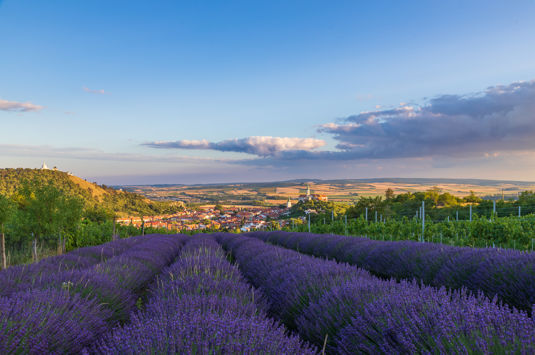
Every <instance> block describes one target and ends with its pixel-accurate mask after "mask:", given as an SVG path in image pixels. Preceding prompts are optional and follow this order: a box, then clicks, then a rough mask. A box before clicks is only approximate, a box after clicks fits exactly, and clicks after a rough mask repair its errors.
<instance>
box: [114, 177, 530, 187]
mask: <svg viewBox="0 0 535 355" xmlns="http://www.w3.org/2000/svg"><path fill="white" fill-rule="evenodd" d="M307 182H312V183H324V184H344V183H405V184H411V183H414V184H425V185H429V184H430V185H433V184H437V185H438V184H464V185H481V186H493V185H503V184H514V185H521V186H522V185H525V186H531V185H534V184H535V181H520V180H492V179H451V178H367V179H326V180H324V179H292V180H282V181H273V182H228V183H208V184H137V185H114V187H115V188H123V187H132V186H151V187H173V186H213V187H217V186H229V185H249V186H258V187H262V186H281V187H282V186H288V185H293V184H296V183H297V184H299V183H307Z"/></svg>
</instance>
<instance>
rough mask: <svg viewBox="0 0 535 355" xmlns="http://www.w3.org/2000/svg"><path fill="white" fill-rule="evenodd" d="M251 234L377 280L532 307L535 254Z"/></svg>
mask: <svg viewBox="0 0 535 355" xmlns="http://www.w3.org/2000/svg"><path fill="white" fill-rule="evenodd" d="M250 235H251V236H254V237H256V238H259V239H261V240H263V241H266V242H269V243H273V244H278V245H281V246H284V247H287V248H291V249H294V250H298V251H299V252H302V253H306V254H311V255H314V256H318V257H325V258H329V259H335V260H337V261H340V262H347V263H349V264H352V265H356V266H358V267H361V268H363V269H366V270H368V271H370V272H371V273H373V274H374V275H377V276H380V277H386V278H391V277H393V278H396V279H398V280H400V279H407V280H412V279H417V280H419V281H421V282H423V283H424V284H426V285H430V286H435V287H442V286H444V287H447V288H450V289H460V288H466V289H468V290H471V291H472V292H474V293H479V292H483V293H484V294H486V295H487V296H488V297H489V298H493V297H494V296H497V297H498V298H499V300H500V301H503V302H505V303H507V304H509V305H511V306H513V307H515V308H517V309H521V310H525V311H527V312H531V310H532V307H533V305H534V304H535V253H527V252H521V251H516V250H503V249H502V250H499V249H490V248H489V249H474V248H467V247H452V246H445V245H442V244H433V243H418V242H413V241H397V242H386V241H376V240H370V239H367V238H359V237H347V236H340V235H325V234H310V233H288V232H257V233H251V234H250Z"/></svg>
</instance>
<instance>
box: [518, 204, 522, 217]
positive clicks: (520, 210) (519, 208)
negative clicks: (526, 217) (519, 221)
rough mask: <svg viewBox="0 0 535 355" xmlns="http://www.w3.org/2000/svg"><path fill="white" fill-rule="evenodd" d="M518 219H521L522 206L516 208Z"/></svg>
mask: <svg viewBox="0 0 535 355" xmlns="http://www.w3.org/2000/svg"><path fill="white" fill-rule="evenodd" d="M518 217H522V206H518Z"/></svg>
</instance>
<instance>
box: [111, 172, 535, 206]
mask: <svg viewBox="0 0 535 355" xmlns="http://www.w3.org/2000/svg"><path fill="white" fill-rule="evenodd" d="M307 185H310V188H311V190H312V191H313V192H314V193H319V194H322V195H325V196H327V197H328V199H329V201H335V202H346V203H354V202H355V201H356V200H358V199H359V198H360V197H369V196H383V197H384V194H385V191H386V190H387V189H392V190H394V193H395V194H401V193H407V192H411V193H414V192H418V191H426V190H428V189H431V188H438V189H440V190H441V191H442V192H448V193H450V194H452V195H455V196H459V197H463V196H467V195H469V194H470V193H471V192H472V191H473V192H474V193H475V194H476V195H477V196H479V197H481V198H484V199H486V198H487V199H493V198H501V197H503V198H507V199H515V198H517V197H518V194H519V193H521V192H522V191H526V190H535V182H528V181H506V180H503V181H500V180H485V179H434V178H375V179H343V180H342V179H340V180H320V179H297V180H289V181H274V182H258V183H238V182H237V183H226V184H225V183H221V184H198V185H180V184H175V185H172V184H169V185H162V184H159V185H138V186H121V188H122V189H124V190H127V191H130V192H134V193H138V194H141V195H144V196H147V197H149V198H151V199H156V200H175V201H183V202H185V203H188V204H192V205H195V204H200V205H203V204H216V203H221V204H224V205H232V204H233V205H266V204H267V205H272V206H278V205H283V204H285V203H287V201H288V199H290V200H291V201H294V202H295V200H296V199H297V198H298V196H299V195H300V194H303V193H304V191H306V188H307Z"/></svg>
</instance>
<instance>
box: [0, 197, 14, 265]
mask: <svg viewBox="0 0 535 355" xmlns="http://www.w3.org/2000/svg"><path fill="white" fill-rule="evenodd" d="M12 214H13V204H12V202H11V201H10V200H9V199H8V198H7V197H6V196H4V195H0V237H1V240H0V248H1V249H2V250H1V252H2V267H3V268H4V269H5V268H6V267H7V260H6V238H5V234H4V225H5V224H6V222H7V221H8V220H9V219H10V217H11V216H12Z"/></svg>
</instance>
